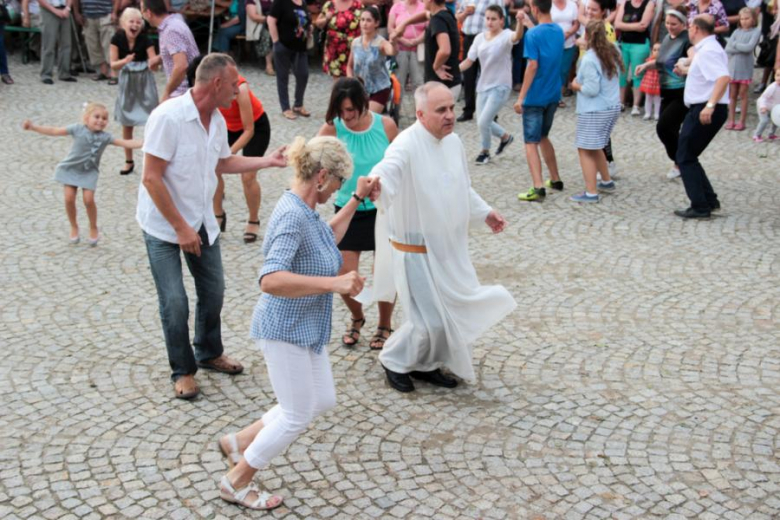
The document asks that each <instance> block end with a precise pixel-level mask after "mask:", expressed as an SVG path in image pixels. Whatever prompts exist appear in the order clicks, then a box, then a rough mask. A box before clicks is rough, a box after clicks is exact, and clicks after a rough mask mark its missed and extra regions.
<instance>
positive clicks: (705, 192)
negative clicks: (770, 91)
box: [674, 14, 731, 219]
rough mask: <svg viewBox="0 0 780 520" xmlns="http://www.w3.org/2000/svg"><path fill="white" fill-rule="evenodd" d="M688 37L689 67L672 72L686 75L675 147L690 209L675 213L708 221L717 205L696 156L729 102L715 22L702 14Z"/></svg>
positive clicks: (681, 66)
mask: <svg viewBox="0 0 780 520" xmlns="http://www.w3.org/2000/svg"><path fill="white" fill-rule="evenodd" d="M688 37H689V38H690V40H691V43H692V44H693V45H694V52H695V54H694V56H693V60H692V61H691V62H690V66H685V65H684V64H678V66H677V67H676V69H675V70H676V71H678V73H682V74H687V76H688V77H687V79H686V80H685V94H684V101H685V106H687V107H688V115H686V116H685V120H684V121H683V125H682V128H681V129H680V139H679V141H678V148H677V165H678V166H679V167H680V175H681V176H682V180H683V184H684V185H685V192H686V193H687V194H688V198H689V199H690V200H691V206H690V207H689V208H686V209H678V210H675V212H674V214H675V215H677V216H678V217H682V218H695V219H701V218H709V217H710V214H711V212H712V211H717V210H719V209H720V202H719V201H718V195H717V194H716V193H715V190H713V189H712V185H711V184H710V181H709V179H708V178H707V174H706V172H705V171H704V168H703V167H702V165H701V163H700V162H699V156H700V155H701V154H702V153H704V150H705V149H706V148H707V146H708V145H709V144H710V141H712V140H713V139H714V138H715V135H717V133H718V130H720V128H721V127H722V126H723V123H725V122H726V118H727V116H728V102H729V101H728V99H729V81H730V80H731V78H730V77H729V68H728V56H727V55H726V51H724V50H723V47H721V46H720V44H719V43H718V40H717V39H716V38H715V20H714V19H713V17H712V16H711V15H708V14H702V15H699V16H697V17H696V18H694V19H693V22H691V26H690V28H689V29H688Z"/></svg>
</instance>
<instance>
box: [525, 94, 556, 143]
mask: <svg viewBox="0 0 780 520" xmlns="http://www.w3.org/2000/svg"><path fill="white" fill-rule="evenodd" d="M556 110H558V102H555V103H550V104H549V105H545V106H542V107H528V106H524V107H523V140H524V141H525V142H526V143H527V144H535V143H539V142H541V140H542V138H543V137H547V135H548V134H549V133H550V128H552V124H553V118H554V117H555V111H556Z"/></svg>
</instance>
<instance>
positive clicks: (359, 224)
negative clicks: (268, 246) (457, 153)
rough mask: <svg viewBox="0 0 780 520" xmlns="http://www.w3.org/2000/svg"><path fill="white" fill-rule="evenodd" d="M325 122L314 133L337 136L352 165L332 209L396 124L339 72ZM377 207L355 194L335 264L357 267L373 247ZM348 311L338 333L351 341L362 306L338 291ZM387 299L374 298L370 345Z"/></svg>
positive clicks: (387, 327)
mask: <svg viewBox="0 0 780 520" xmlns="http://www.w3.org/2000/svg"><path fill="white" fill-rule="evenodd" d="M325 121H326V123H325V124H324V125H322V128H320V131H319V133H318V135H330V136H334V137H337V138H338V139H339V140H340V141H341V142H343V143H344V144H345V145H346V147H347V151H348V152H349V154H350V155H351V156H352V160H353V162H354V165H355V170H354V174H353V175H352V177H351V178H350V179H349V180H348V181H346V182H345V183H344V185H343V186H342V187H341V189H340V190H339V191H338V192H337V194H336V212H338V211H339V210H340V209H341V208H342V207H344V205H345V204H346V203H347V202H349V200H350V199H351V198H352V197H355V195H354V192H355V187H356V185H357V180H358V178H360V177H364V176H366V175H368V174H369V173H370V172H371V169H372V168H373V167H374V166H375V165H376V164H377V163H379V161H381V160H382V158H383V157H384V155H385V150H386V149H387V147H388V146H389V145H390V143H391V142H392V141H393V139H395V136H396V135H398V127H396V125H395V123H394V122H393V120H392V119H391V118H389V117H387V116H381V115H379V114H376V113H374V112H372V111H371V110H369V98H368V94H367V93H366V90H365V88H363V85H362V84H361V83H360V81H359V80H357V79H355V78H341V79H339V80H337V81H336V82H335V83H334V84H333V91H332V92H331V96H330V103H329V104H328V111H327V114H326V115H325ZM376 218H377V209H376V207H375V206H374V205H373V204H372V203H371V201H369V200H368V199H365V200H361V201H360V205H359V207H358V210H357V212H356V213H355V216H354V217H353V218H352V221H351V222H350V224H349V229H347V232H346V234H345V235H344V238H343V239H342V241H341V242H340V243H339V246H338V247H339V249H340V250H341V255H342V257H343V259H344V264H343V266H342V268H341V270H342V271H343V272H345V273H348V272H350V271H357V270H358V264H359V262H360V253H361V252H362V251H374V250H375V249H376V245H375V241H374V228H375V223H376ZM342 298H343V299H344V303H345V304H346V305H347V307H348V308H349V310H350V311H351V312H352V323H351V324H350V326H349V327H348V328H347V331H346V332H345V333H344V335H343V337H342V343H343V344H344V345H345V346H350V347H351V346H354V345H356V344H357V343H358V341H359V340H360V330H361V328H362V327H363V325H365V323H366V319H365V316H364V314H363V306H362V305H361V304H360V303H359V302H358V301H356V300H355V299H353V298H351V297H350V296H349V295H342ZM393 305H394V303H392V302H379V324H378V326H377V330H376V333H375V334H374V336H373V337H372V338H371V341H370V343H369V346H370V348H372V349H374V350H380V349H381V348H382V347H383V346H384V343H385V340H387V338H388V337H390V333H391V332H392V328H391V318H392V314H393Z"/></svg>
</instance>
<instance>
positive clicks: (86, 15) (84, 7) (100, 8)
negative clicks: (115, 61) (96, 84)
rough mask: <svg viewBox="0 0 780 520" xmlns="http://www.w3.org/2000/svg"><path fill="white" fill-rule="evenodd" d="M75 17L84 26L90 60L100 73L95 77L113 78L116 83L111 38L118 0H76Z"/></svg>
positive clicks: (96, 79) (96, 78)
mask: <svg viewBox="0 0 780 520" xmlns="http://www.w3.org/2000/svg"><path fill="white" fill-rule="evenodd" d="M74 4H75V6H76V9H75V12H74V17H75V18H76V22H78V23H79V25H83V26H84V40H86V43H87V53H88V54H89V61H90V63H92V67H94V68H95V69H96V70H97V71H98V73H97V75H96V76H95V77H94V78H93V79H94V80H95V81H102V80H106V79H109V78H111V81H110V82H109V83H111V84H114V85H115V84H116V81H117V80H116V73H115V72H114V71H113V70H112V69H111V67H109V63H110V62H111V38H112V37H113V36H114V30H115V28H114V25H115V24H116V18H117V8H118V7H119V3H118V1H117V0H75V1H74Z"/></svg>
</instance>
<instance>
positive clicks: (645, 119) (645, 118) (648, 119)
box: [642, 112, 650, 121]
mask: <svg viewBox="0 0 780 520" xmlns="http://www.w3.org/2000/svg"><path fill="white" fill-rule="evenodd" d="M642 121H650V113H649V112H645V115H643V116H642Z"/></svg>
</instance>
